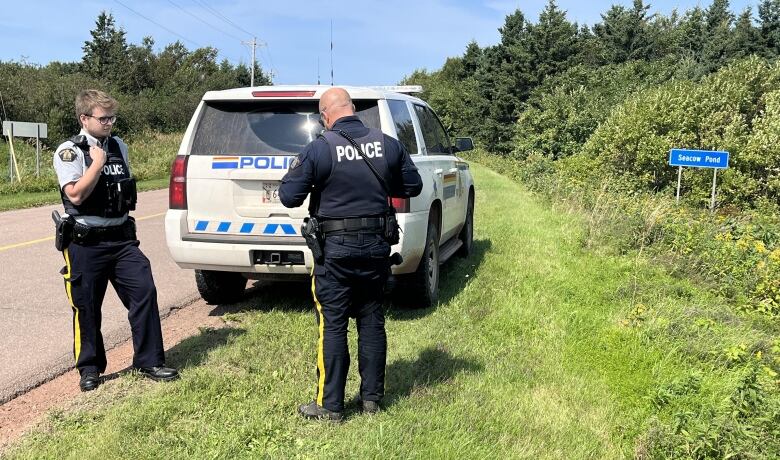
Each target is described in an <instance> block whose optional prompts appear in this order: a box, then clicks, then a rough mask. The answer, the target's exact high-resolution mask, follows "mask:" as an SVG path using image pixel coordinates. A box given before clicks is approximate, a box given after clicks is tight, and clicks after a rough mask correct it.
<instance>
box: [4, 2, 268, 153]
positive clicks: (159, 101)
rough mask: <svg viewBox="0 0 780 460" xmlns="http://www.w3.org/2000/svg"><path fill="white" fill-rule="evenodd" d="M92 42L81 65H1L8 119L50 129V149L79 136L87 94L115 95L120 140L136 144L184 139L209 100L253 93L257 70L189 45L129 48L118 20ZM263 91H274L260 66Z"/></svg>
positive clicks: (102, 23) (101, 26) (106, 20)
mask: <svg viewBox="0 0 780 460" xmlns="http://www.w3.org/2000/svg"><path fill="white" fill-rule="evenodd" d="M90 35H91V39H90V40H88V41H85V42H84V45H83V47H82V50H83V56H82V59H81V61H80V62H51V63H49V64H47V65H44V66H42V65H34V64H28V63H25V62H14V61H11V62H0V94H2V96H3V102H4V110H5V112H4V113H2V115H3V117H4V118H5V119H9V120H18V121H36V122H45V123H48V125H49V139H48V143H49V144H52V145H55V146H56V145H57V144H58V143H60V142H62V141H63V140H64V139H66V138H67V137H69V136H71V135H73V134H75V133H76V132H77V131H78V122H77V120H76V117H75V114H74V112H73V110H74V109H73V101H74V99H75V96H76V94H77V93H78V92H79V91H81V90H82V89H86V88H97V89H102V90H105V91H108V92H109V93H111V94H112V95H113V96H114V97H115V98H116V99H117V100H118V101H119V103H120V108H119V121H118V122H117V124H116V126H115V132H116V133H117V134H119V135H120V136H124V137H132V136H133V135H135V134H138V133H141V132H144V131H160V132H179V131H183V130H184V129H185V128H186V126H187V123H188V122H189V120H190V117H191V116H192V112H193V110H194V109H195V106H196V105H197V103H198V101H199V100H200V98H201V97H202V96H203V93H205V92H206V91H209V90H219V89H226V88H236V87H243V86H249V83H250V73H251V69H250V68H249V66H247V65H244V64H238V65H233V64H231V63H230V62H229V61H228V60H227V59H224V60H222V61H218V60H217V56H218V51H217V49H216V48H213V47H203V48H198V49H195V50H188V49H187V48H186V47H185V46H184V45H183V44H182V43H181V42H179V41H177V42H175V43H171V44H168V45H167V46H165V47H164V48H163V49H162V50H161V51H155V50H154V47H155V41H154V39H153V38H152V37H145V38H143V39H142V40H141V43H140V44H132V43H128V41H127V36H126V32H125V30H123V29H122V28H118V27H117V25H116V20H115V19H114V17H113V15H111V14H109V13H106V12H102V13H101V14H100V15H99V16H98V18H97V20H96V21H95V27H94V28H93V29H92V30H91V31H90ZM255 66H256V67H255V84H257V85H264V84H271V79H270V77H269V76H268V75H267V74H266V73H264V72H263V71H262V69H261V68H260V66H259V65H258V64H257V63H255Z"/></svg>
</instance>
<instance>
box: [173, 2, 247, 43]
mask: <svg viewBox="0 0 780 460" xmlns="http://www.w3.org/2000/svg"><path fill="white" fill-rule="evenodd" d="M168 3H170V4H171V5H173V6H175V7H176V8H178V9H180V10H182V11H184V12H185V13H187V14H188V15H190V16H192V17H193V18H195V19H197V20H198V21H200V22H202V23H203V24H206V25H207V26H209V27H211V28H212V29H214V30H216V31H217V32H220V33H223V34H225V35H227V36H228V37H230V38H232V39H234V40H238V41H241V39H240V38H238V37H236V36H235V35H232V34H229V33H227V32H225V31H224V30H222V29H219V28H217V27H216V26H214V25H213V24H211V23H210V22H208V21H206V20H205V19H201V18H200V17H198V16H196V15H195V13H192V12H190V11H187V10H185V9H184V8H182V7H181V6H180V5H178V4H176V3H174V2H173V1H171V0H168Z"/></svg>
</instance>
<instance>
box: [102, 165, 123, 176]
mask: <svg viewBox="0 0 780 460" xmlns="http://www.w3.org/2000/svg"><path fill="white" fill-rule="evenodd" d="M124 173H125V168H123V167H122V165H105V166H103V174H105V175H106V176H121V175H124Z"/></svg>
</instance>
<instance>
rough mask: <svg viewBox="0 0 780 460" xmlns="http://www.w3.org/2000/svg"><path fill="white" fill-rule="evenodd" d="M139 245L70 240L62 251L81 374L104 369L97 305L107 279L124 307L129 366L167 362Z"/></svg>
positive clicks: (151, 284) (151, 285)
mask: <svg viewBox="0 0 780 460" xmlns="http://www.w3.org/2000/svg"><path fill="white" fill-rule="evenodd" d="M138 244H139V243H138V240H130V241H103V242H100V243H96V244H91V245H80V244H75V243H72V244H71V245H70V246H68V247H67V248H66V249H65V250H64V251H63V253H62V255H63V256H64V257H65V267H63V269H62V275H63V277H64V278H65V292H66V293H67V295H68V300H69V301H70V305H71V307H72V309H73V355H74V357H75V359H76V367H77V368H78V370H79V372H81V373H82V374H83V373H84V372H98V373H103V372H105V370H106V350H105V347H104V345H103V335H102V334H101V333H100V323H101V319H102V315H101V312H100V309H101V306H102V304H103V297H104V296H105V294H106V288H107V287H108V283H109V281H110V282H111V285H112V286H114V289H115V290H116V293H117V295H118V296H119V299H120V300H121V301H122V303H123V304H124V306H125V308H127V311H128V315H127V317H128V319H129V320H130V330H131V332H132V336H133V349H134V352H135V353H134V355H133V366H135V367H153V366H160V365H162V364H163V363H165V355H164V349H163V341H162V330H161V328H160V313H159V312H158V310H157V288H155V286H154V280H153V279H152V269H151V265H150V264H149V259H147V258H146V256H145V255H144V254H143V253H142V252H141V250H140V249H139V248H138Z"/></svg>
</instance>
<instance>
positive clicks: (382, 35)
mask: <svg viewBox="0 0 780 460" xmlns="http://www.w3.org/2000/svg"><path fill="white" fill-rule="evenodd" d="M546 3H547V1H546V0H534V1H510V0H491V1H466V0H397V1H393V2H390V1H382V2H377V1H367V0H364V1H362V2H361V1H355V0H336V1H327V2H325V1H298V0H285V1H278V0H155V1H151V0H105V1H86V0H70V1H69V2H67V3H66V2H63V1H61V0H57V1H55V0H35V1H16V0H0V60H2V61H9V60H14V61H25V62H28V63H36V64H46V63H48V62H50V61H65V62H72V61H79V60H81V55H82V50H81V47H82V45H83V43H84V41H85V40H88V39H89V38H90V35H89V31H90V29H92V28H93V27H94V25H95V19H96V18H97V16H98V14H99V13H100V11H102V10H106V11H108V12H111V13H112V14H113V15H114V17H115V18H116V20H117V24H118V25H119V26H120V27H123V28H124V29H125V31H126V32H127V37H128V41H129V42H130V43H140V41H141V38H142V37H144V36H147V35H149V36H152V37H153V38H154V39H155V42H156V48H157V49H158V50H159V49H161V48H162V47H164V46H165V45H166V44H168V43H171V42H174V41H176V40H181V41H182V42H183V43H184V44H185V45H186V46H187V47H188V48H189V49H194V48H197V47H198V46H213V47H215V48H217V49H219V51H220V58H223V57H224V58H227V59H228V60H230V61H231V62H233V63H238V62H244V63H247V62H249V61H250V59H251V57H250V56H251V55H250V51H249V47H248V46H246V45H242V44H241V41H242V40H251V36H252V35H255V36H256V37H257V39H258V40H259V41H262V42H263V43H265V44H266V46H262V47H259V48H258V54H257V56H258V60H259V61H260V63H261V64H262V66H263V68H264V69H267V70H268V69H270V70H272V71H273V73H274V82H275V83H278V84H307V83H316V81H317V75H318V60H319V75H320V79H321V81H322V83H323V84H328V83H330V62H331V54H330V35H331V25H330V24H331V20H332V21H333V68H334V82H335V84H351V85H390V84H395V83H397V82H398V81H399V80H401V79H402V78H403V77H404V76H406V75H409V74H410V73H411V72H413V71H414V70H415V69H417V68H426V69H429V70H435V69H438V68H439V67H441V65H442V64H443V63H444V61H445V59H446V58H447V57H451V56H459V55H462V54H463V51H464V50H465V48H466V45H467V44H468V43H469V42H470V41H471V40H475V41H476V42H477V43H478V44H479V45H480V46H488V45H493V44H495V43H497V42H498V40H499V33H498V28H499V27H501V26H502V24H503V22H504V18H505V17H506V15H507V14H509V13H511V12H513V11H515V10H516V9H518V8H519V9H520V10H521V11H523V13H524V14H525V15H526V17H528V18H531V19H533V20H534V21H535V20H536V18H537V17H538V15H539V12H540V11H541V10H542V9H543V8H544V5H545V4H546ZM631 3H632V2H631V1H630V0H625V1H601V0H591V1H588V2H583V1H573V0H572V1H567V0H560V1H558V6H559V7H561V9H563V10H566V11H568V17H569V19H570V20H572V21H577V22H579V23H587V24H591V25H592V24H593V23H595V22H598V21H599V20H600V14H601V13H603V12H604V11H606V10H607V9H608V8H609V6H610V5H612V4H623V5H630V4H631ZM646 3H650V4H651V5H652V7H651V11H653V12H661V13H664V14H667V13H669V12H670V11H671V10H672V9H673V8H677V9H678V10H680V11H683V10H685V9H687V8H690V7H693V6H696V5H697V4H698V5H701V6H702V7H707V6H708V5H709V4H710V3H711V1H709V0H706V1H686V0H677V1H669V0H659V1H655V2H653V1H649V2H646ZM757 3H758V0H735V1H732V2H731V9H732V11H735V12H739V11H741V10H742V9H743V8H745V7H746V6H753V10H754V15H755V14H756V8H755V5H756V4H757ZM64 5H68V6H67V8H63V6H64ZM205 5H208V6H210V7H211V8H210V9H209V8H207V7H206V6H205ZM128 7H129V8H132V10H133V11H131V10H130V9H128ZM220 15H221V17H220ZM144 17H145V18H148V19H151V21H154V23H153V22H151V21H149V20H148V19H145V18H144ZM223 18H225V19H227V20H228V21H230V23H229V22H227V21H225V20H224V19H223ZM155 23H156V24H155Z"/></svg>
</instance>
